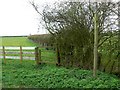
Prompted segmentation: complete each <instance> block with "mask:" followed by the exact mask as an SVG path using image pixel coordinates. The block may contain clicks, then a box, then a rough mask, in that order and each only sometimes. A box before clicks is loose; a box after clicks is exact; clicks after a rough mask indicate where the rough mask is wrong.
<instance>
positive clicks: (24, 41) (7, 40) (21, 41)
mask: <svg viewBox="0 0 120 90" xmlns="http://www.w3.org/2000/svg"><path fill="white" fill-rule="evenodd" d="M0 39H1V40H2V42H0V45H1V46H36V45H37V44H35V43H33V42H32V41H30V40H29V39H28V38H27V37H0Z"/></svg>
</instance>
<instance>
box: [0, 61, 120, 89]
mask: <svg viewBox="0 0 120 90" xmlns="http://www.w3.org/2000/svg"><path fill="white" fill-rule="evenodd" d="M2 82H3V84H2V86H3V87H5V88H8V87H9V88H19V87H21V88H26V87H27V88H31V87H32V88H120V79H118V78H117V77H116V76H114V75H110V74H107V73H102V72H99V71H98V77H97V78H93V76H92V71H89V70H81V69H77V68H70V69H66V68H64V67H56V66H55V65H52V64H51V65H48V64H41V65H39V66H37V65H36V64H35V61H25V60H24V61H23V63H22V64H20V61H19V60H7V63H6V64H3V63H2Z"/></svg>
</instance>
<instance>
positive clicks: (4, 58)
mask: <svg viewBox="0 0 120 90" xmlns="http://www.w3.org/2000/svg"><path fill="white" fill-rule="evenodd" d="M3 60H4V63H5V64H6V59H5V47H4V46H3Z"/></svg>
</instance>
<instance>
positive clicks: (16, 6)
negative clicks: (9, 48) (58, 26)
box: [0, 0, 55, 36]
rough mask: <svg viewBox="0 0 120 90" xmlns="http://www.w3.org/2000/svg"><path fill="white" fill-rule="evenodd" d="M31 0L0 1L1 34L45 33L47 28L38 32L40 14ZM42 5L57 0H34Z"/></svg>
mask: <svg viewBox="0 0 120 90" xmlns="http://www.w3.org/2000/svg"><path fill="white" fill-rule="evenodd" d="M29 1H30V0H1V1H0V36H13V35H29V34H38V33H39V34H43V33H46V30H45V29H42V26H40V30H39V32H38V24H39V20H38V18H39V15H38V14H37V13H36V11H35V10H34V8H33V7H32V5H30V3H29ZM34 1H35V2H37V3H38V2H39V6H41V7H40V8H41V10H42V5H43V4H44V3H45V2H48V3H50V2H53V1H55V0H34Z"/></svg>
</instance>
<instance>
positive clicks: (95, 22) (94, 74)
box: [93, 12, 98, 77]
mask: <svg viewBox="0 0 120 90" xmlns="http://www.w3.org/2000/svg"><path fill="white" fill-rule="evenodd" d="M97 46H98V28H97V13H96V12H95V14H94V66H93V76H94V77H96V72H97V57H98V48H97Z"/></svg>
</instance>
